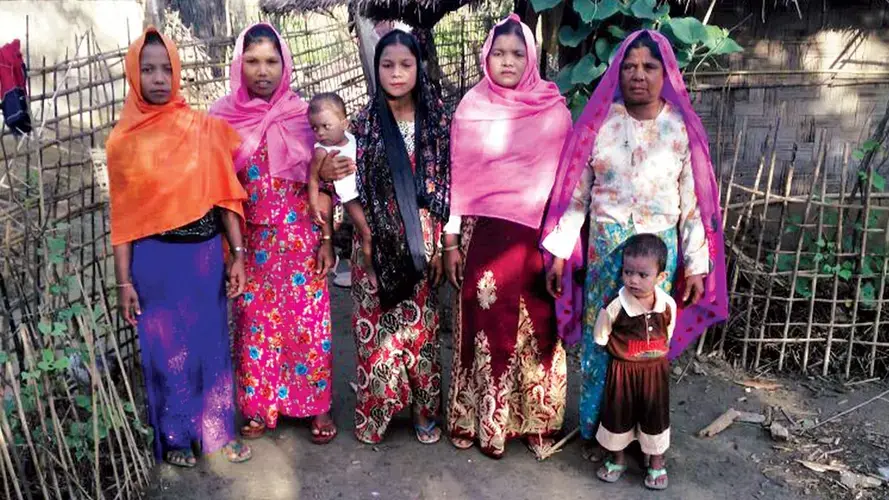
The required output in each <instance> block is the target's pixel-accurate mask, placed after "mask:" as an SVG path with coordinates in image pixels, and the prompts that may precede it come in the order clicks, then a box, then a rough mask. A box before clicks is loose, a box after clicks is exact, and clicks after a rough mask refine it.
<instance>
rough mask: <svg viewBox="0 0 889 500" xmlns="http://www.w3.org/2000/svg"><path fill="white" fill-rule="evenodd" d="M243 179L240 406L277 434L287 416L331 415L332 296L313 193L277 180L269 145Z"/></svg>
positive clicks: (237, 319)
mask: <svg viewBox="0 0 889 500" xmlns="http://www.w3.org/2000/svg"><path fill="white" fill-rule="evenodd" d="M238 176H239V178H240V180H241V183H242V184H243V185H244V188H245V189H246V190H247V195H248V201H247V203H246V204H245V216H246V232H245V235H244V240H245V242H246V247H247V251H246V259H245V265H246V266H245V267H246V271H247V287H246V290H245V293H244V295H243V296H241V297H240V298H238V300H236V301H235V304H234V318H235V357H236V361H237V365H238V374H237V378H238V387H237V389H238V405H239V406H240V409H241V412H242V413H243V414H244V416H245V417H247V418H252V419H257V420H261V421H263V422H265V425H266V426H267V427H269V428H274V427H275V426H276V425H277V422H278V416H279V415H284V416H288V417H310V416H315V415H320V414H323V413H325V412H327V411H329V410H330V387H331V367H332V363H331V326H330V296H329V294H328V291H327V280H326V279H324V278H323V277H320V276H318V275H317V274H316V273H315V264H316V255H317V251H318V247H319V245H320V241H321V230H320V228H319V227H318V226H316V225H315V224H313V223H312V222H311V218H310V216H309V205H308V192H307V190H306V185H305V184H302V183H298V182H293V181H287V180H283V179H278V178H274V177H272V176H271V175H270V174H269V165H268V148H267V147H266V144H265V141H264V140H263V142H262V144H261V145H260V147H259V148H257V150H256V152H255V153H254V154H253V156H252V157H251V158H250V161H249V162H248V164H247V168H245V169H243V170H241V172H240V173H239V174H238Z"/></svg>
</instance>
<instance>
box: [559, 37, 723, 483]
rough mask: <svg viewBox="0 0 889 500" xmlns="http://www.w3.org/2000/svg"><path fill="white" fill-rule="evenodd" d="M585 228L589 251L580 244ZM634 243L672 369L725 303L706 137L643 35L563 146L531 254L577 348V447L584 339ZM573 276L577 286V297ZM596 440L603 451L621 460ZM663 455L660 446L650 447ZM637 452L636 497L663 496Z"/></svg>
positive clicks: (664, 59)
mask: <svg viewBox="0 0 889 500" xmlns="http://www.w3.org/2000/svg"><path fill="white" fill-rule="evenodd" d="M587 219H589V228H590V229H589V240H588V242H587V241H584V238H581V236H580V234H581V228H582V226H584V224H585V223H586V222H587ZM641 233H653V234H656V235H657V236H659V237H660V239H661V240H663V241H664V242H665V243H666V244H667V248H668V258H667V274H668V279H667V280H666V281H665V282H664V284H663V285H662V286H663V288H664V290H665V291H666V292H668V293H670V292H672V293H673V294H674V295H675V296H676V302H677V304H678V309H679V310H678V315H677V320H676V326H675V330H674V334H673V336H672V339H671V343H670V354H669V357H671V358H672V357H675V356H676V355H677V354H679V353H680V352H682V350H683V349H684V348H685V347H686V346H687V345H688V344H689V343H690V342H692V341H693V340H694V339H696V338H697V337H698V336H699V335H700V334H701V332H703V331H704V330H705V329H706V328H707V327H708V326H710V325H712V324H714V323H717V322H720V321H723V320H725V318H726V317H727V316H728V300H727V296H726V286H725V257H724V247H723V237H722V223H721V221H720V210H719V193H718V190H717V185H716V180H715V178H714V175H713V167H712V165H711V162H710V150H709V146H708V141H707V134H706V131H705V130H704V127H703V125H702V124H701V119H700V118H699V117H698V116H697V114H695V111H694V109H693V108H692V106H691V101H690V99H689V96H688V92H687V91H686V88H685V83H684V82H683V80H682V74H681V73H680V71H679V66H678V64H677V62H676V56H675V55H674V54H673V49H672V47H671V46H670V42H669V41H668V40H667V39H666V38H665V37H664V36H663V35H661V34H659V33H657V32H654V31H637V32H635V33H633V34H631V35H630V36H629V37H627V39H626V40H625V41H624V42H623V44H622V45H621V47H620V48H619V49H618V52H617V54H616V55H615V58H614V63H613V64H612V65H611V67H610V68H609V69H608V71H607V72H606V73H605V76H604V77H603V78H602V80H601V81H600V82H599V84H598V86H597V87H596V90H595V92H594V93H593V95H592V97H591V98H590V100H589V103H588V104H587V106H586V109H585V110H584V112H583V114H582V115H581V117H580V119H579V120H578V122H577V123H576V124H575V126H574V130H573V132H572V133H571V138H570V139H569V140H568V142H567V143H566V145H565V149H564V151H563V153H562V160H561V163H560V167H559V172H558V174H557V176H556V183H555V186H554V187H553V192H552V199H551V201H550V205H549V209H548V212H547V216H546V222H545V230H544V236H545V238H544V239H543V241H542V246H543V247H544V248H545V249H546V250H547V251H548V252H549V253H550V254H551V255H550V257H551V259H550V260H551V262H552V265H551V266H550V267H549V271H548V273H547V277H546V279H547V287H548V288H549V289H550V292H551V294H552V295H553V296H555V297H556V299H557V306H556V311H557V313H556V314H557V318H558V327H559V333H560V335H561V336H562V338H563V339H565V340H567V341H569V342H576V341H577V340H581V339H582V345H583V349H582V353H581V367H582V370H583V378H582V388H581V401H580V425H581V433H582V435H583V437H584V438H586V439H588V440H591V439H592V437H593V435H594V433H595V431H596V429H597V422H598V420H599V409H600V403H602V394H603V390H604V388H605V382H606V377H605V376H606V371H607V367H608V364H609V354H608V352H607V351H606V350H605V348H604V347H603V346H600V345H598V344H596V343H595V341H594V339H593V334H592V332H593V328H594V326H595V323H596V318H597V316H598V315H599V311H600V310H601V309H602V308H603V307H605V305H607V304H608V303H609V301H610V300H612V299H614V298H615V297H616V296H617V294H618V290H619V289H620V286H621V270H622V250H623V247H624V244H625V243H626V241H627V240H628V239H629V238H630V237H631V236H633V235H635V234H641ZM587 244H588V249H587V250H586V252H584V251H583V249H582V247H583V246H584V245H587ZM576 271H582V272H583V274H585V276H586V281H585V284H584V285H583V286H581V285H580V282H578V281H576V280H575V279H574V278H575V276H576V274H575V273H576ZM665 373H667V372H665ZM668 383H669V380H666V381H664V384H665V385H666V384H668ZM606 405H607V403H606ZM597 437H598V438H599V441H600V442H601V443H600V444H601V445H603V446H604V447H605V448H607V449H609V450H612V451H616V450H618V449H622V448H620V447H619V444H620V443H614V442H604V441H608V440H609V439H604V438H603V436H602V435H599V436H597ZM606 437H608V436H606ZM610 438H614V435H612V436H610ZM668 445H669V439H666V440H662V441H661V442H660V443H659V445H658V446H660V447H662V448H664V447H666V446H668ZM664 449H665V448H664ZM643 451H645V452H646V453H647V454H649V455H652V459H651V469H650V470H649V477H648V479H647V481H646V485H650V487H653V488H656V489H661V488H662V487H665V486H666V475H665V473H663V474H662V473H661V472H662V471H665V469H664V465H663V455H662V450H659V449H655V450H652V451H647V450H645V446H644V445H643ZM621 466H623V464H620V463H613V464H611V467H610V468H609V469H608V470H607V471H605V472H606V474H605V475H606V476H607V477H613V476H614V474H615V471H617V470H618V469H619V468H620V467H621ZM613 467H616V468H613Z"/></svg>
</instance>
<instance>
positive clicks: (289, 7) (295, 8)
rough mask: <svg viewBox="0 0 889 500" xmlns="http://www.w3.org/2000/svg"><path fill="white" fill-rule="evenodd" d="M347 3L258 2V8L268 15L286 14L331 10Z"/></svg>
mask: <svg viewBox="0 0 889 500" xmlns="http://www.w3.org/2000/svg"><path fill="white" fill-rule="evenodd" d="M348 3H349V2H348V0H259V8H260V9H262V11H263V12H268V13H270V14H286V13H288V12H309V11H314V10H326V9H332V8H334V7H339V6H340V5H346V4H348Z"/></svg>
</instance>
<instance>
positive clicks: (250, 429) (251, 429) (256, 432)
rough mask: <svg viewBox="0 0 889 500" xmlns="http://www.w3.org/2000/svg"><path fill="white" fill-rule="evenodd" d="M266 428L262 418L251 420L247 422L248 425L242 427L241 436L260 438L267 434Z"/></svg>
mask: <svg viewBox="0 0 889 500" xmlns="http://www.w3.org/2000/svg"><path fill="white" fill-rule="evenodd" d="M253 424H256V425H253ZM265 430H266V427H265V422H263V421H262V420H250V421H249V422H247V425H245V426H244V427H241V437H242V438H244V439H259V438H261V437H262V436H263V434H265Z"/></svg>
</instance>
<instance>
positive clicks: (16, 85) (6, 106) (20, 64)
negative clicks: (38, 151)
mask: <svg viewBox="0 0 889 500" xmlns="http://www.w3.org/2000/svg"><path fill="white" fill-rule="evenodd" d="M26 72H27V70H26V68H25V62H24V60H23V59H22V51H21V42H20V41H19V40H18V39H16V40H13V41H12V42H10V43H8V44H6V45H4V46H2V47H0V96H2V99H3V100H2V107H3V120H4V121H5V122H6V126H7V127H9V128H10V129H12V131H13V132H14V133H15V134H17V135H18V134H27V133H28V132H30V131H31V116H30V115H29V114H28V86H27V82H26V76H25V75H26Z"/></svg>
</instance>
